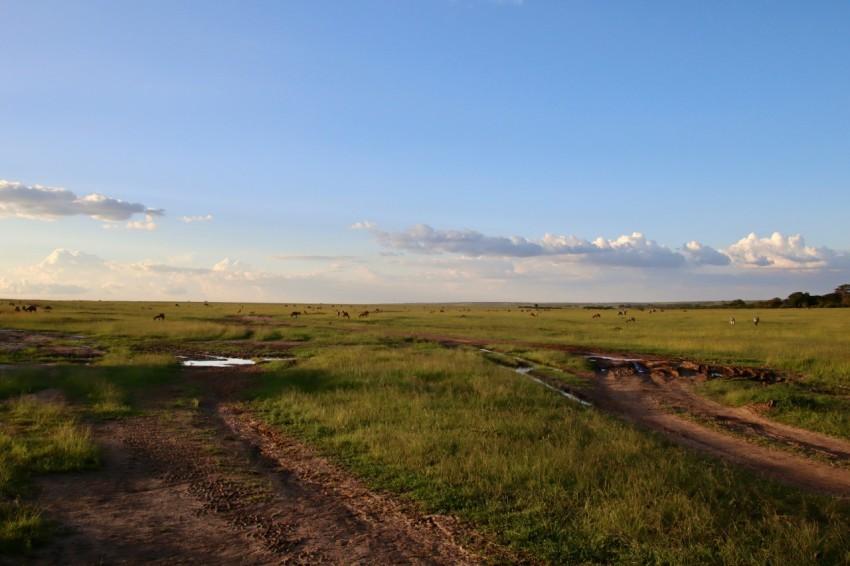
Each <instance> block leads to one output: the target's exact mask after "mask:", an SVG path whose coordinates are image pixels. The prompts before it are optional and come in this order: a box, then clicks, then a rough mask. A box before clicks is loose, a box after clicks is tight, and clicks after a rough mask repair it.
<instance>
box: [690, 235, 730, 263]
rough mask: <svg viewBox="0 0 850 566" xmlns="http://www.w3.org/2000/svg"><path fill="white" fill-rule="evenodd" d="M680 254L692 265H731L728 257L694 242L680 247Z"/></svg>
mask: <svg viewBox="0 0 850 566" xmlns="http://www.w3.org/2000/svg"><path fill="white" fill-rule="evenodd" d="M681 252H682V255H684V256H685V259H686V260H687V261H688V263H691V264H693V265H729V264H730V263H732V260H731V259H730V258H729V256H728V255H726V254H724V253H722V252H719V251H717V250H715V249H714V248H712V247H711V246H706V245H703V244H700V243H699V242H696V241H694V240H692V241H690V242H688V243H687V244H685V245H684V246H682V249H681Z"/></svg>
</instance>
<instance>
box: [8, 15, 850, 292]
mask: <svg viewBox="0 0 850 566" xmlns="http://www.w3.org/2000/svg"><path fill="white" fill-rule="evenodd" d="M0 21H3V22H4V42H3V46H2V47H0V69H2V72H3V85H4V86H3V88H2V89H0V133H2V136H0V179H2V181H0V238H2V241H3V242H4V244H5V245H4V246H3V250H2V252H0V296H3V297H10V298H12V297H14V298H55V299H62V298H65V299H104V300H108V299H133V300H136V299H138V300H154V299H156V300H160V299H163V300H172V299H179V300H186V299H189V300H220V301H225V300H227V301H246V302H247V301H277V302H296V301H298V302H306V301H310V302H326V303H334V302H363V303H366V302H398V301H410V302H412V301H428V302H442V301H535V302H545V301H563V302H570V301H634V300H656V301H660V300H700V299H735V298H745V299H747V298H770V297H773V296H780V297H785V296H787V295H788V294H790V293H791V292H793V291H797V290H804V291H808V292H812V293H826V292H829V291H831V290H832V289H833V288H834V287H836V286H837V285H839V284H842V283H847V282H850V230H847V229H846V228H845V225H846V217H847V213H848V211H850V191H848V188H850V168H848V163H850V161H848V156H850V34H848V33H847V25H846V24H847V22H848V21H850V4H848V3H846V2H839V1H834V2H828V1H827V2H819V3H817V4H804V3H802V2H782V1H770V2H768V1H763V2H731V1H729V2H710V3H709V2H694V1H673V0H670V1H654V2H640V3H638V2H625V1H623V2H595V1H586V2H574V1H568V0H563V1H545V2H544V1H538V0H524V1H519V0H515V1H509V0H503V1H496V0H407V1H402V0H384V1H377V0H375V1H373V0H360V1H358V2H342V1H337V2H331V1H307V0H304V1H287V2H283V1H268V2H200V1H183V2H175V1H162V2H159V1H151V0H146V1H138V2H136V1H129V0H128V1H122V2H108V1H103V2H94V1H91V2H77V1H71V2H67V1H61V2H60V1H55V2H48V1H40V0H31V1H28V2H0Z"/></svg>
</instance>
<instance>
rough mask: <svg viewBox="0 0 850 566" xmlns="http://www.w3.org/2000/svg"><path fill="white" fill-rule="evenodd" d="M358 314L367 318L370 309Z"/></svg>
mask: <svg viewBox="0 0 850 566" xmlns="http://www.w3.org/2000/svg"><path fill="white" fill-rule="evenodd" d="M357 316H359V317H360V318H365V317H367V316H369V311H363V312H361V313H360V314H359V315H357Z"/></svg>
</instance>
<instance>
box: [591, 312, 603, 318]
mask: <svg viewBox="0 0 850 566" xmlns="http://www.w3.org/2000/svg"><path fill="white" fill-rule="evenodd" d="M592 318H602V315H601V314H599V313H596V314H595V315H593V317H592Z"/></svg>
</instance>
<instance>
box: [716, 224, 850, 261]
mask: <svg viewBox="0 0 850 566" xmlns="http://www.w3.org/2000/svg"><path fill="white" fill-rule="evenodd" d="M724 253H725V254H726V255H728V256H729V257H730V258H731V259H732V261H733V262H734V263H735V264H737V265H741V266H747V267H764V268H773V269H816V268H823V267H826V266H827V265H828V264H829V261H830V260H831V259H833V258H835V256H836V253H835V252H833V251H832V250H829V249H827V248H820V249H817V248H813V247H811V246H807V245H806V242H805V241H804V240H803V237H802V236H800V235H799V234H795V235H793V236H788V237H787V238H786V237H785V236H783V235H782V234H781V233H779V232H774V233H773V234H772V235H771V236H770V237H769V238H759V237H758V236H756V234H755V233H750V234H749V235H748V236H747V237H746V238H742V239H741V240H738V242H737V243H735V244H733V245H731V246H729V247H728V248H727V249H726V250H724Z"/></svg>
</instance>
